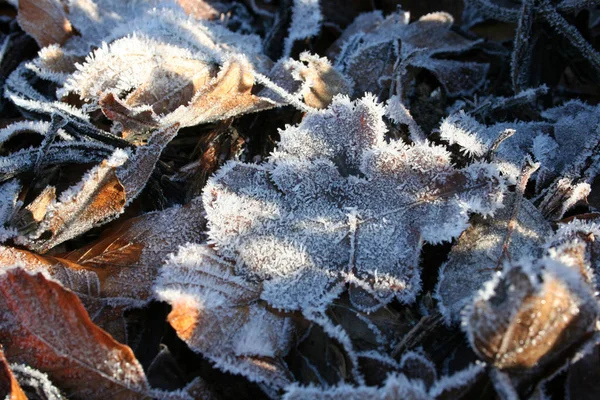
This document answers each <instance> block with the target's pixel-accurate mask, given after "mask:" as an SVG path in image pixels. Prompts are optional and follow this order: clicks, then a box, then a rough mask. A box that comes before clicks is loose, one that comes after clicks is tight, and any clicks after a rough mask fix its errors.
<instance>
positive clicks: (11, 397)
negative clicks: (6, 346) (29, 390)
mask: <svg viewBox="0 0 600 400" xmlns="http://www.w3.org/2000/svg"><path fill="white" fill-rule="evenodd" d="M0 397H2V398H3V399H5V400H27V396H25V393H24V392H23V389H21V385H19V382H17V380H16V379H15V376H14V375H13V373H12V371H11V369H10V366H9V365H8V361H6V358H4V352H3V351H2V349H0Z"/></svg>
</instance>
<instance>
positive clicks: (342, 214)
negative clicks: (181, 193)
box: [203, 96, 503, 311]
mask: <svg viewBox="0 0 600 400" xmlns="http://www.w3.org/2000/svg"><path fill="white" fill-rule="evenodd" d="M383 114H384V109H383V108H382V107H381V106H380V105H378V104H377V103H376V102H375V100H374V99H373V98H372V97H371V96H367V97H364V98H363V99H360V100H357V101H356V102H354V103H351V102H350V101H349V99H347V98H345V97H336V98H334V101H333V103H332V105H331V106H330V107H329V108H328V109H326V110H322V111H315V112H310V113H308V114H307V115H306V116H305V117H304V119H303V120H302V122H301V123H300V124H299V125H298V126H295V127H288V128H286V129H285V130H284V131H282V132H281V142H280V144H279V146H278V148H277V150H276V151H275V152H274V154H273V155H272V156H271V157H270V158H269V160H268V162H266V163H264V164H261V165H250V164H243V163H240V162H230V163H229V164H227V165H226V166H225V167H223V168H222V169H221V170H220V171H219V172H218V173H217V174H216V175H215V176H214V177H213V178H211V180H210V181H209V182H208V184H207V186H206V188H205V190H204V194H203V198H204V207H205V209H206V212H207V219H208V224H209V225H208V226H209V236H210V239H211V241H212V243H214V244H215V246H216V248H217V251H218V253H219V254H220V255H221V256H222V257H224V258H227V259H231V260H239V261H238V263H237V265H236V271H237V272H238V273H240V274H243V275H244V276H248V277H251V278H253V279H260V280H264V291H263V293H262V295H261V298H262V299H264V300H266V301H267V302H269V303H270V304H271V305H272V306H274V307H276V308H281V309H287V310H297V309H307V308H310V307H316V308H323V307H324V306H326V305H327V304H328V303H329V302H330V301H331V298H332V296H333V297H335V296H337V294H338V293H339V292H340V290H341V287H342V286H341V285H342V284H343V283H344V282H351V283H352V284H353V285H354V286H355V288H356V291H354V293H353V302H354V303H355V305H357V303H359V304H358V305H357V306H358V307H359V309H363V310H366V309H369V310H371V311H372V310H374V309H376V308H378V307H380V306H381V305H382V304H386V303H388V302H389V301H391V300H392V298H394V297H397V298H399V299H400V300H402V301H403V302H410V301H412V300H414V298H415V296H416V293H417V292H418V291H419V289H420V277H419V271H418V259H419V252H420V249H421V246H422V242H423V241H427V242H430V243H440V242H443V241H445V240H450V239H452V238H454V237H456V236H458V235H459V234H460V233H461V232H462V231H463V230H464V229H465V228H466V227H467V222H468V213H469V212H479V213H483V214H487V213H491V212H493V211H495V210H496V209H497V208H498V207H499V206H500V205H501V200H502V196H503V183H502V181H501V180H500V178H499V176H498V175H497V171H496V170H495V169H494V168H493V167H491V166H490V165H487V164H481V163H477V164H473V165H471V166H469V167H466V168H465V169H462V170H457V169H455V168H454V167H453V166H452V164H451V162H450V154H449V153H448V152H447V151H446V150H445V149H443V148H442V147H437V146H433V145H431V144H429V143H422V144H415V145H413V146H407V145H405V144H403V143H401V142H397V141H392V142H390V143H386V142H385V141H384V137H383V135H384V132H385V128H384V125H383V120H382V116H383ZM441 221H443V222H441ZM440 222H441V224H440Z"/></svg>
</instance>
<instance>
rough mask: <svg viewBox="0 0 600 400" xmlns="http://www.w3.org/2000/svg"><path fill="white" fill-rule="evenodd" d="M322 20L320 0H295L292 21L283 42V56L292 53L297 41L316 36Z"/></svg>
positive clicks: (285, 56)
mask: <svg viewBox="0 0 600 400" xmlns="http://www.w3.org/2000/svg"><path fill="white" fill-rule="evenodd" d="M322 20H323V15H322V14H321V7H320V5H319V0H294V5H293V6H292V22H291V24H290V29H289V33H288V36H287V37H286V38H285V41H284V43H283V57H284V58H287V57H289V56H290V55H291V54H292V46H294V42H295V41H297V40H301V39H307V38H310V37H313V36H316V35H317V34H318V33H319V31H320V30H321V23H322Z"/></svg>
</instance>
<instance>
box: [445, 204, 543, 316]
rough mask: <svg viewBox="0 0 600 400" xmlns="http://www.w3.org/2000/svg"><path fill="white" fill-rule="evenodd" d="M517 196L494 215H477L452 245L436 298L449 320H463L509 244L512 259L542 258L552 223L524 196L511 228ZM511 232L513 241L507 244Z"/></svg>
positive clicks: (492, 274)
mask: <svg viewBox="0 0 600 400" xmlns="http://www.w3.org/2000/svg"><path fill="white" fill-rule="evenodd" d="M515 197H516V196H515V195H514V194H511V195H510V196H508V198H507V199H506V200H505V206H504V208H501V209H500V210H498V211H497V212H496V213H495V214H494V217H493V218H480V217H473V219H472V220H471V226H470V227H469V228H468V229H467V230H466V231H464V232H463V234H462V235H460V237H459V238H458V240H457V241H456V244H454V246H452V250H451V251H450V254H449V256H448V261H447V262H446V263H444V264H443V265H442V267H441V269H440V277H439V281H438V284H437V286H436V289H435V298H436V299H437V300H438V307H439V310H440V312H441V313H442V315H443V316H444V319H445V321H446V323H448V324H450V323H452V322H458V321H460V317H461V311H462V309H463V308H464V306H465V305H467V304H468V303H469V302H470V301H471V299H472V298H473V296H474V295H476V294H477V291H478V290H479V289H480V288H481V287H482V285H483V284H484V283H485V282H487V281H488V280H490V279H491V278H492V277H493V276H494V274H495V273H496V272H497V270H499V269H501V268H502V263H500V260H501V257H502V256H503V253H504V251H505V249H504V245H505V244H508V245H509V246H508V248H507V249H506V250H507V251H508V254H509V256H510V258H512V259H514V260H519V259H520V258H521V257H539V256H541V255H542V252H543V246H544V243H545V242H546V240H547V238H548V236H550V235H551V234H552V228H551V226H550V224H549V223H548V222H547V221H546V220H545V219H544V217H543V216H542V214H541V213H540V212H539V211H538V209H537V208H536V207H535V206H534V205H533V204H531V202H529V200H527V199H522V201H521V204H520V206H519V210H518V213H517V214H516V218H515V220H514V221H512V224H513V225H514V226H513V227H512V228H510V229H509V223H511V220H512V217H513V215H512V214H513V211H514V199H515ZM511 229H512V231H511V233H510V243H506V238H507V235H508V234H509V230H511Z"/></svg>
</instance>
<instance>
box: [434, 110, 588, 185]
mask: <svg viewBox="0 0 600 400" xmlns="http://www.w3.org/2000/svg"><path fill="white" fill-rule="evenodd" d="M542 117H543V120H541V121H533V122H521V121H515V122H500V123H496V124H494V125H490V126H486V125H483V124H481V123H479V122H478V121H477V120H476V119H475V118H473V117H472V116H470V115H468V114H466V113H464V112H462V111H461V112H458V113H455V114H453V115H450V116H449V117H447V118H445V119H444V120H443V121H442V124H441V126H440V136H441V138H442V139H443V140H445V141H447V142H448V143H450V144H458V145H459V146H460V148H461V150H462V152H463V153H465V154H466V155H469V156H482V155H484V154H486V153H487V152H489V151H490V150H492V145H493V144H494V143H495V142H496V140H497V139H498V137H499V136H500V135H501V133H502V132H504V131H505V130H507V129H512V130H514V131H515V133H514V134H513V135H512V136H511V137H510V138H508V139H506V140H505V141H503V142H502V143H501V144H500V146H499V147H498V149H496V150H495V161H496V162H497V163H498V164H499V168H500V170H501V171H502V172H503V173H504V174H505V175H506V176H507V177H508V178H509V179H511V180H513V182H514V180H516V177H517V176H518V175H519V170H520V169H519V164H520V163H521V161H522V160H523V157H525V156H526V155H527V154H530V153H531V154H533V155H534V157H535V159H536V161H538V162H540V163H541V168H540V171H539V172H538V177H537V179H538V180H540V182H538V186H539V185H540V184H542V183H546V182H547V181H548V180H550V179H554V178H556V177H557V176H559V175H566V176H567V177H569V178H571V179H572V178H575V177H578V176H579V174H580V173H581V172H582V171H583V170H584V169H590V171H589V172H587V175H588V176H594V175H595V170H594V168H593V167H591V168H590V167H589V166H587V165H586V163H589V161H588V160H589V159H590V158H591V157H593V154H594V149H595V148H596V146H597V144H598V141H599V140H600V132H599V131H598V126H599V124H600V111H599V108H598V107H597V106H591V105H588V104H585V103H582V102H580V101H577V100H572V101H569V102H566V103H564V104H563V105H561V106H557V107H554V108H550V109H547V110H545V111H543V112H542ZM559 148H560V152H558V151H557V149H559ZM592 170H594V171H592Z"/></svg>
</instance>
